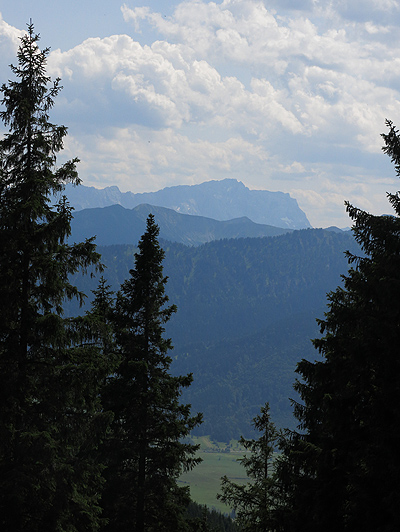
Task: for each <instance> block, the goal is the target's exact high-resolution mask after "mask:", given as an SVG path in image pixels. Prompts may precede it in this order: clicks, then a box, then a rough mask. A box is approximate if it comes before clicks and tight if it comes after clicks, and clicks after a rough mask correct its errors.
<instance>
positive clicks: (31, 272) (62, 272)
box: [0, 25, 105, 532]
mask: <svg viewBox="0 0 400 532" xmlns="http://www.w3.org/2000/svg"><path fill="white" fill-rule="evenodd" d="M38 39H39V37H38V36H37V35H36V34H35V33H34V28H33V26H32V25H29V26H28V32H27V34H26V35H25V36H24V37H22V38H21V45H20V48H19V50H18V65H17V66H11V70H12V73H13V77H14V79H13V80H12V81H8V83H6V84H3V85H2V87H1V92H2V94H3V98H2V102H1V103H2V106H3V107H2V111H1V113H0V116H1V119H2V121H3V122H4V124H5V126H7V127H8V129H9V132H8V133H7V134H6V135H5V136H4V137H3V139H2V140H1V141H0V528H1V530H4V531H13V532H15V531H22V530H24V531H27V530H29V531H39V530H40V531H43V530H49V531H56V530H57V531H59V530H65V531H75V530H97V529H98V527H99V524H100V507H99V504H98V503H99V493H100V491H101V483H102V480H101V467H100V465H99V464H98V463H97V461H96V460H95V459H94V458H93V453H92V451H93V450H94V449H95V448H96V446H97V445H98V439H99V431H98V426H99V424H100V425H101V423H100V420H101V419H102V414H101V412H100V406H99V399H98V396H99V389H98V385H97V384H96V383H97V381H98V378H99V374H100V373H101V372H103V371H105V369H104V367H103V364H102V361H101V359H100V358H98V353H97V351H96V350H94V349H92V348H84V349H80V348H79V347H78V343H79V331H78V329H77V327H76V326H75V325H76V324H74V322H73V321H71V320H67V319H64V318H63V317H62V305H63V301H64V300H65V299H70V298H73V297H77V298H78V299H82V298H83V294H81V293H80V292H79V291H78V290H77V289H76V288H75V287H74V286H73V285H72V284H71V283H70V281H69V276H70V274H73V273H75V272H77V271H79V270H85V269H86V268H87V267H89V266H91V265H94V264H96V263H98V261H99V255H98V254H97V253H96V251H95V245H94V243H93V242H92V241H91V240H87V241H85V242H83V243H80V244H74V245H69V244H68V243H66V239H67V237H68V235H69V234H70V221H71V208H70V206H69V205H68V203H67V201H66V198H65V197H63V196H62V195H61V194H62V191H63V189H64V185H65V184H66V183H75V184H78V183H79V178H78V174H77V171H76V167H75V165H76V163H77V160H76V159H74V160H71V161H68V162H66V163H65V164H63V165H62V166H59V167H57V166H56V163H57V159H56V155H57V153H58V152H59V151H60V150H61V149H62V147H63V139H64V137H65V135H66V128H65V127H64V126H57V125H54V124H52V123H51V122H50V117H49V113H50V110H51V108H52V106H53V103H54V98H55V97H56V96H57V95H58V93H59V91H60V89H61V86H60V81H59V80H58V79H57V80H56V81H54V82H51V80H50V78H49V77H48V76H47V75H46V59H47V55H48V53H49V50H47V49H46V50H43V51H42V50H40V49H39V47H38ZM54 197H59V198H60V199H59V200H57V199H54ZM52 201H53V202H55V205H52Z"/></svg>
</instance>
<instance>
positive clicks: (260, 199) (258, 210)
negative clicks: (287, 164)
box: [66, 179, 311, 229]
mask: <svg viewBox="0 0 400 532" xmlns="http://www.w3.org/2000/svg"><path fill="white" fill-rule="evenodd" d="M66 194H67V196H68V199H69V201H70V203H71V205H72V206H73V207H74V208H75V210H76V211H79V210H82V209H88V208H96V207H107V206H110V205H121V206H122V207H125V208H127V209H132V208H134V207H137V206H138V205H140V204H149V205H153V206H158V207H167V208H169V209H172V210H174V211H176V212H178V213H180V214H190V215H197V216H203V217H207V218H212V219H214V220H220V221H221V220H231V219H235V218H242V217H247V218H249V219H250V220H252V221H253V222H255V223H258V224H264V225H270V226H275V227H281V228H286V229H306V228H309V227H311V225H310V222H309V221H308V219H307V216H306V215H305V213H304V212H303V211H302V210H301V209H300V208H299V206H298V204H297V201H296V200H295V199H294V198H291V197H290V195H289V194H285V193H283V192H270V191H267V190H250V189H249V188H247V187H246V186H245V185H244V184H243V183H241V182H240V181H237V180H236V179H223V180H221V181H208V182H205V183H202V184H200V185H179V186H174V187H168V188H164V189H162V190H159V191H157V192H145V193H141V194H134V193H133V192H121V191H120V190H119V189H118V187H115V186H113V187H107V188H104V189H96V188H94V187H85V186H82V185H81V186H79V187H73V186H68V187H67V190H66Z"/></svg>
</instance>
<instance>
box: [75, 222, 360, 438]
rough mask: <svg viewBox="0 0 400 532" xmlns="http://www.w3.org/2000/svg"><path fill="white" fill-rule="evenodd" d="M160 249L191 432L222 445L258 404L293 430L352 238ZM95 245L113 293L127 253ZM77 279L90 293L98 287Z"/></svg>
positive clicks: (127, 264)
mask: <svg viewBox="0 0 400 532" xmlns="http://www.w3.org/2000/svg"><path fill="white" fill-rule="evenodd" d="M162 245H163V248H164V249H165V251H166V258H165V273H166V274H167V275H168V277H169V279H168V283H167V287H166V290H167V293H168V295H169V297H170V301H171V302H173V303H175V304H176V305H177V307H178V312H177V313H176V315H174V316H173V317H172V318H171V321H170V323H169V324H168V327H167V334H168V335H169V336H171V338H172V341H173V344H174V346H175V348H174V351H173V353H172V356H173V358H174V362H173V371H175V372H176V373H177V374H180V373H182V372H193V375H194V382H193V384H192V386H191V387H190V389H189V390H187V391H186V392H185V395H184V400H185V401H189V402H191V403H192V404H193V409H194V410H195V411H196V410H198V411H202V412H203V413H204V423H203V425H202V426H201V427H200V428H199V429H198V431H197V433H200V432H201V433H203V434H211V435H212V436H213V437H214V438H216V439H222V440H227V439H229V438H230V437H238V436H239V435H240V434H249V433H250V423H251V419H252V418H253V417H254V416H255V415H256V414H257V413H258V412H259V408H260V405H261V404H264V403H265V401H269V402H270V404H271V411H272V417H273V419H274V420H275V421H276V422H277V424H278V425H279V426H288V425H291V424H292V423H293V421H292V409H291V406H290V402H289V399H288V398H289V397H293V396H294V391H293V389H292V385H293V382H294V378H295V374H294V369H295V366H296V363H297V362H298V361H299V360H300V359H301V358H302V357H304V356H305V357H309V358H310V357H311V358H313V357H316V356H317V353H316V351H315V349H314V348H313V346H312V344H311V341H310V339H311V338H313V337H315V336H317V335H318V332H319V331H318V327H317V324H316V318H317V317H320V316H321V315H323V313H324V310H325V306H326V293H327V292H328V291H329V290H332V289H334V288H335V287H336V286H337V284H338V283H340V275H341V274H342V273H345V272H346V270H347V261H346V258H345V256H344V251H345V250H346V249H350V250H352V251H355V250H356V249H357V245H356V244H355V242H354V240H353V237H352V235H351V233H334V232H330V231H324V230H321V229H307V230H301V231H295V232H293V233H290V234H286V235H281V236H278V237H269V238H248V239H235V240H221V241H215V242H211V243H208V244H205V245H203V246H199V247H197V248H192V247H187V246H184V245H180V244H175V243H171V242H166V241H164V242H163V243H162ZM98 249H99V252H100V253H101V255H102V260H103V262H104V264H105V265H106V266H107V269H106V272H105V277H106V278H107V279H108V282H109V283H110V284H111V286H112V287H113V289H114V290H117V289H118V288H119V285H120V284H121V282H122V281H123V280H124V279H125V278H126V277H127V276H128V271H129V268H131V267H132V264H133V254H134V252H135V248H134V247H133V246H105V247H101V246H100V247H99V248H98ZM76 282H77V284H78V286H81V288H83V289H84V291H85V292H86V293H87V294H89V293H90V289H93V288H94V287H95V286H96V282H97V281H96V279H92V280H90V279H89V277H86V278H85V279H84V280H82V279H78V278H77V279H76ZM82 283H83V284H82ZM69 312H74V313H76V312H78V309H77V308H76V307H75V308H74V309H72V308H71V307H69Z"/></svg>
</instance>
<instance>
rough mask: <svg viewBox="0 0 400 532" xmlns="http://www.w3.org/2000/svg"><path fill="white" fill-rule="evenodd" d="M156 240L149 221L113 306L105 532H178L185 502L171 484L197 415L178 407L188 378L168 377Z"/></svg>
mask: <svg viewBox="0 0 400 532" xmlns="http://www.w3.org/2000/svg"><path fill="white" fill-rule="evenodd" d="M158 234H159V228H158V226H157V225H156V223H155V221H154V217H153V215H151V214H150V215H149V217H148V219H147V228H146V232H145V233H144V234H143V236H142V238H141V239H140V241H139V245H138V247H139V251H138V253H136V255H135V267H134V268H133V269H132V270H131V271H130V277H129V279H127V280H126V281H125V282H124V283H123V284H122V286H121V291H120V292H119V293H118V294H117V300H116V306H115V314H114V326H115V341H116V345H117V350H118V353H119V357H120V362H119V366H118V368H117V370H116V371H115V373H114V375H113V376H112V377H111V378H110V380H109V383H108V385H107V386H106V389H105V393H104V404H105V405H106V407H107V409H109V410H111V411H112V412H113V413H114V421H113V423H112V426H111V435H110V438H109V440H108V443H107V445H108V448H107V449H106V456H108V462H107V466H108V467H107V472H106V479H107V483H106V490H105V493H104V499H103V504H104V507H105V516H106V517H107V518H108V519H109V525H108V527H107V528H106V529H107V530H110V531H112V532H119V531H121V532H122V531H125V530H135V531H136V532H143V531H144V530H146V531H147V532H152V531H153V532H156V531H157V532H162V531H170V530H174V531H179V530H185V529H186V521H185V519H184V512H185V509H186V507H187V505H188V503H189V494H188V491H187V489H186V488H182V487H179V486H178V483H177V478H178V476H179V475H180V473H181V472H182V471H183V470H188V469H191V468H192V467H193V466H194V465H195V464H196V463H197V462H198V459H197V458H196V457H195V451H196V449H197V447H196V446H194V445H191V444H189V443H185V442H184V438H185V437H186V436H188V435H189V433H190V431H191V430H192V429H193V428H194V427H195V426H196V425H198V424H199V423H200V422H201V415H200V414H197V415H195V416H192V415H191V413H190V405H187V404H181V403H180V400H179V399H180V395H181V391H182V389H183V388H185V387H188V386H189V385H190V383H191V382H192V376H191V375H190V374H189V375H184V376H172V375H171V374H170V365H171V362H172V359H171V357H170V356H169V354H168V353H169V351H170V349H171V347H172V345H171V340H170V339H167V338H164V332H165V330H164V324H165V323H166V322H167V321H168V320H169V319H170V317H171V316H172V314H173V313H174V312H175V310H176V308H175V305H170V306H168V305H167V303H168V297H167V295H166V294H165V284H166V282H167V278H166V277H165V276H164V275H163V265H162V262H163V258H164V251H163V250H162V248H161V247H160V244H159V242H158Z"/></svg>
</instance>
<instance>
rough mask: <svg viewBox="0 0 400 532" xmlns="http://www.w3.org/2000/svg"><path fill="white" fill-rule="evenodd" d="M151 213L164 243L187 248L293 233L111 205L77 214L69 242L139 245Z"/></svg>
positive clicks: (235, 221)
mask: <svg viewBox="0 0 400 532" xmlns="http://www.w3.org/2000/svg"><path fill="white" fill-rule="evenodd" d="M150 213H151V214H153V215H154V217H155V221H156V223H157V224H158V226H159V227H160V238H161V239H163V240H168V241H170V242H178V243H180V244H184V245H187V246H199V245H201V244H204V243H206V242H211V241H213V240H221V239H224V238H228V239H230V238H249V237H251V238H255V237H265V236H278V235H282V234H285V233H287V232H290V231H292V230H291V229H283V228H279V227H274V226H270V225H265V224H256V223H255V222H252V221H251V220H250V219H249V218H247V217H245V216H242V217H240V218H235V219H232V220H226V221H219V220H213V219H212V218H207V217H204V216H195V215H188V214H180V213H177V212H176V211H174V210H172V209H168V208H166V207H157V206H154V205H147V204H140V205H138V206H137V207H134V208H133V209H126V208H124V207H122V206H121V205H110V206H108V207H97V208H93V209H83V210H81V211H77V212H76V213H75V214H74V217H73V219H72V221H71V237H70V240H71V241H75V242H80V241H83V240H84V239H85V238H90V237H91V236H93V235H96V243H97V244H98V245H100V246H107V245H114V244H137V242H138V240H139V239H140V237H141V235H142V234H143V232H144V230H145V228H146V219H147V216H148V215H149V214H150Z"/></svg>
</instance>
